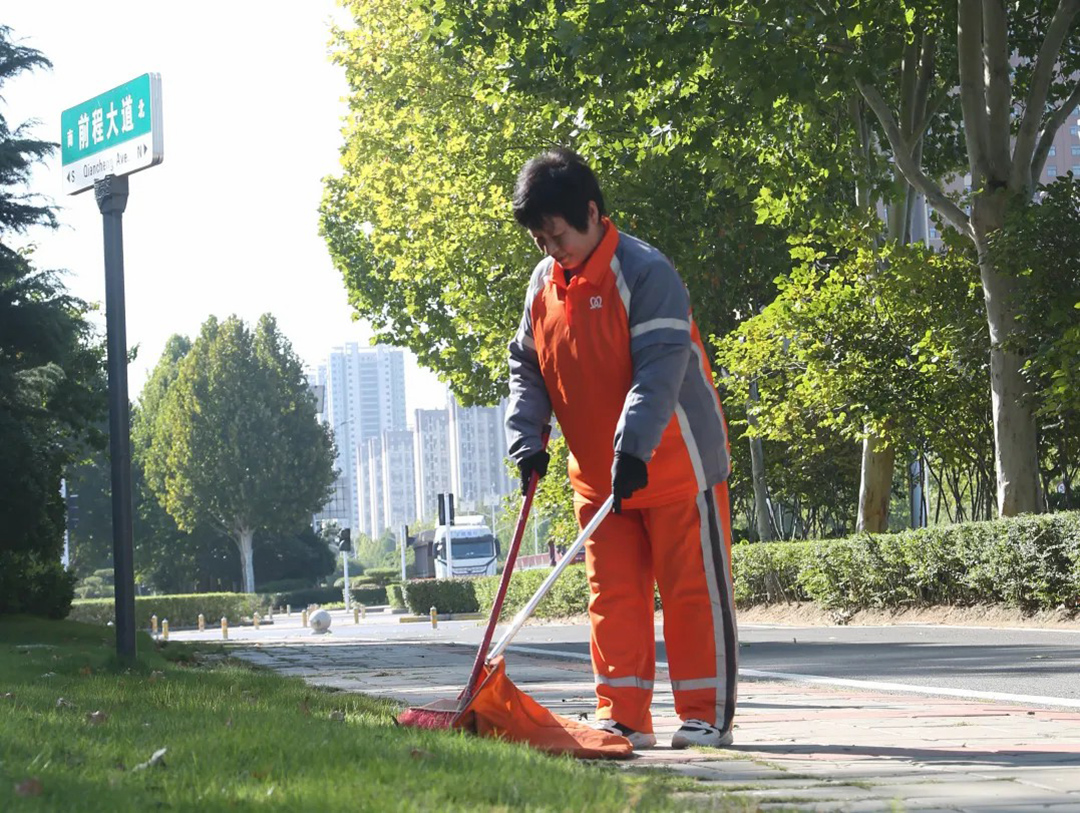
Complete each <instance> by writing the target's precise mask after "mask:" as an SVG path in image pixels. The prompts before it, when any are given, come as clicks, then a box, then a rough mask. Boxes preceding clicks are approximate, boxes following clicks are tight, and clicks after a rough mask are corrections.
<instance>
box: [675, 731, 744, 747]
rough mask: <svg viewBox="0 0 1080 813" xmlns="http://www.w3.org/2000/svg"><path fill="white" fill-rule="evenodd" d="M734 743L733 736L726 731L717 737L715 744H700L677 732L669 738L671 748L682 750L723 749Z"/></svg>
mask: <svg viewBox="0 0 1080 813" xmlns="http://www.w3.org/2000/svg"><path fill="white" fill-rule="evenodd" d="M734 741H735V737H734V735H733V734H732V733H731V732H730V731H728V732H727V733H725V734H721V735H720V736H719V737H717V739H716V741H715V742H701V741H699V740H693V739H690V738H689V737H683V736H681V735H680V734H679V733H678V732H676V733H675V736H674V737H672V738H671V747H672V748H675V749H678V750H682V749H684V748H693V747H695V746H697V747H699V748H723V747H724V746H725V745H731V744H732V743H733V742H734Z"/></svg>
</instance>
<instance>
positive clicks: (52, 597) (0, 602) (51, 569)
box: [0, 551, 75, 618]
mask: <svg viewBox="0 0 1080 813" xmlns="http://www.w3.org/2000/svg"><path fill="white" fill-rule="evenodd" d="M74 595H75V574H74V573H73V572H72V571H70V570H65V569H64V566H63V565H62V564H60V560H59V559H53V558H52V557H50V556H47V555H42V554H40V553H38V552H36V551H0V615H4V614H5V613H26V614H28V615H40V616H45V617H48V618H64V617H65V616H66V615H67V614H68V610H69V608H70V607H71V599H72V598H73V597H74Z"/></svg>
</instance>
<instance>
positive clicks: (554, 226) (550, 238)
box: [529, 200, 604, 269]
mask: <svg viewBox="0 0 1080 813" xmlns="http://www.w3.org/2000/svg"><path fill="white" fill-rule="evenodd" d="M529 234H531V235H532V238H533V241H534V242H535V243H536V247H537V248H539V249H540V250H541V251H542V252H544V253H545V254H547V255H548V256H549V257H554V258H555V261H556V262H557V263H558V264H559V265H561V266H562V267H563V268H570V269H577V268H579V267H581V266H582V265H584V263H585V261H586V260H587V259H589V255H590V254H592V253H593V250H594V249H595V248H596V247H597V246H598V245H599V244H600V240H601V239H603V237H604V228H603V226H602V225H601V224H600V212H599V210H598V209H597V208H596V202H595V201H591V200H590V201H589V218H588V223H587V227H586V230H585V231H578V230H577V229H575V228H574V227H573V226H571V225H570V224H569V223H567V222H566V218H564V217H562V216H561V215H554V216H551V217H546V218H544V222H543V225H542V226H541V228H539V229H529Z"/></svg>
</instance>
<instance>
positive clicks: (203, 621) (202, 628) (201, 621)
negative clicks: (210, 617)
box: [199, 613, 206, 632]
mask: <svg viewBox="0 0 1080 813" xmlns="http://www.w3.org/2000/svg"><path fill="white" fill-rule="evenodd" d="M199 632H206V616H205V615H203V614H202V613H199Z"/></svg>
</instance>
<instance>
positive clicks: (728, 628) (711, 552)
mask: <svg viewBox="0 0 1080 813" xmlns="http://www.w3.org/2000/svg"><path fill="white" fill-rule="evenodd" d="M698 500H699V504H700V503H704V509H705V510H704V511H702V518H703V520H705V522H703V526H707V527H703V528H702V553H703V554H704V555H705V562H706V572H707V574H708V575H709V593H710V597H712V596H713V589H714V587H715V590H716V594H715V603H714V608H715V609H714V618H716V620H717V621H718V622H719V623H718V624H717V625H716V628H715V629H714V634H715V635H716V641H717V646H716V674H717V677H719V678H722V684H723V691H722V692H721V691H717V696H716V720H717V722H716V725H717V726H718V727H719V728H720V729H721V730H722V731H728V730H729V729H730V728H731V723H732V719H733V718H734V716H735V703H736V699H737V697H738V679H739V662H738V656H739V634H738V629H737V628H736V625H735V591H734V587H733V585H732V583H731V562H730V558H729V556H730V554H729V551H730V538H731V519H730V508H729V505H728V490H727V483H721V484H720V485H718V486H716V489H715V493H714V491H713V490H709V491H705V492H702V493H701V494H700V495H699V496H698ZM718 503H719V506H718ZM718 508H719V510H718ZM717 605H718V606H717ZM717 610H718V612H717ZM717 616H719V617H718V618H717Z"/></svg>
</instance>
